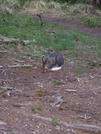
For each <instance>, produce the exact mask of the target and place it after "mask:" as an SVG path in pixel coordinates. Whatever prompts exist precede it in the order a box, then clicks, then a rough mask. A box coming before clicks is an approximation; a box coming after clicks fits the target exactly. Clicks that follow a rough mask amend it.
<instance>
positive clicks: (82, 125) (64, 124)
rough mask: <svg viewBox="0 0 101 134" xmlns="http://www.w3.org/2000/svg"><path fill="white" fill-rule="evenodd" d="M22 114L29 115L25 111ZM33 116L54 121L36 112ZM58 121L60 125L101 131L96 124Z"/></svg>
mask: <svg viewBox="0 0 101 134" xmlns="http://www.w3.org/2000/svg"><path fill="white" fill-rule="evenodd" d="M20 113H22V112H20ZM22 114H24V115H25V116H28V113H24V112H23V113H22ZM32 117H33V118H37V119H40V120H44V121H48V122H52V118H47V117H42V116H39V115H36V114H32ZM57 123H58V124H59V125H63V126H65V127H67V128H68V127H69V128H75V129H79V130H87V131H92V132H96V131H99V132H101V127H99V126H95V125H86V124H68V123H67V122H64V121H58V122H57Z"/></svg>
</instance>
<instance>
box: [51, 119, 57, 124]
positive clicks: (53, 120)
mask: <svg viewBox="0 0 101 134" xmlns="http://www.w3.org/2000/svg"><path fill="white" fill-rule="evenodd" d="M52 124H53V125H54V126H57V121H56V119H55V118H54V117H53V118H52Z"/></svg>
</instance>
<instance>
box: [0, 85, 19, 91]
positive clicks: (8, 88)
mask: <svg viewBox="0 0 101 134" xmlns="http://www.w3.org/2000/svg"><path fill="white" fill-rule="evenodd" d="M0 88H1V89H7V90H17V89H16V88H13V87H6V86H5V87H3V86H0Z"/></svg>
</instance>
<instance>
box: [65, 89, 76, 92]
mask: <svg viewBox="0 0 101 134" xmlns="http://www.w3.org/2000/svg"><path fill="white" fill-rule="evenodd" d="M65 91H67V92H77V91H76V90H73V89H65Z"/></svg>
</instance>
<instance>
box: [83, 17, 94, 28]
mask: <svg viewBox="0 0 101 134" xmlns="http://www.w3.org/2000/svg"><path fill="white" fill-rule="evenodd" d="M83 23H84V24H87V25H89V26H95V25H96V23H95V20H93V19H91V18H88V19H86V20H84V21H83Z"/></svg>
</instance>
